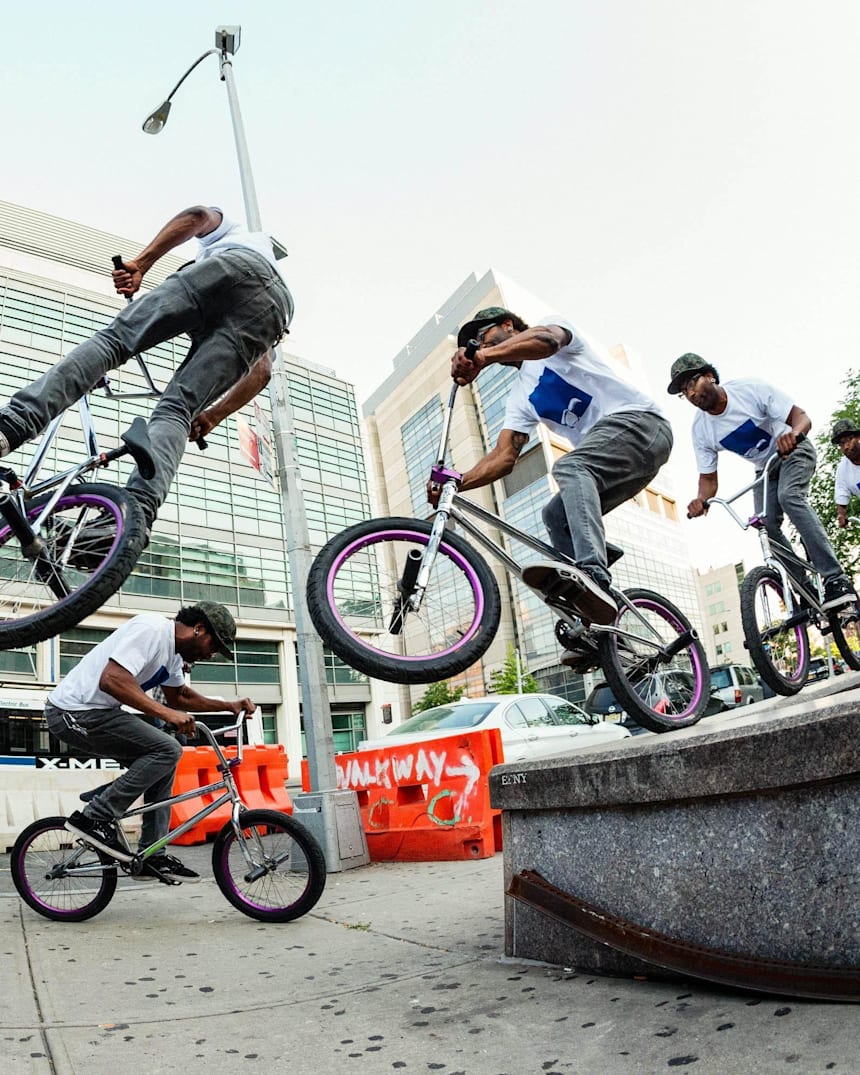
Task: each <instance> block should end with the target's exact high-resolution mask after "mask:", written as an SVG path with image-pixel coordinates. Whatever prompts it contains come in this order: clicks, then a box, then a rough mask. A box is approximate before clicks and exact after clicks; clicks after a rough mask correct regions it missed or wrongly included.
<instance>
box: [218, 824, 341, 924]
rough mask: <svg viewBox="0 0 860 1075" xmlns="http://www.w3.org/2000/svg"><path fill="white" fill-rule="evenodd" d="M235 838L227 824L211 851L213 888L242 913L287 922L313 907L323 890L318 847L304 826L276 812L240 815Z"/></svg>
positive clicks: (322, 874) (322, 867)
mask: <svg viewBox="0 0 860 1075" xmlns="http://www.w3.org/2000/svg"><path fill="white" fill-rule="evenodd" d="M239 821H240V826H241V830H240V834H237V833H236V830H235V829H234V828H233V824H232V822H228V823H227V824H226V825H225V826H224V828H223V829H222V830H221V831H220V832H219V833H218V837H217V839H216V840H215V843H214V844H213V846H212V873H213V874H214V875H215V880H216V881H217V883H218V887H219V888H220V889H221V891H222V892H223V893H224V895H225V896H226V897H227V899H228V900H229V901H230V903H232V904H233V906H234V907H236V908H238V910H240V911H241V912H242V913H243V914H246V915H248V916H249V917H251V918H256V919H258V920H259V921H260V922H290V921H292V919H294V918H299V917H300V916H301V915H303V914H307V912H308V911H309V910H310V909H311V908H312V907H313V906H314V904H315V903H316V902H317V900H318V899H319V898H320V896H321V895H322V892H323V889H324V888H325V879H326V869H325V856H324V855H323V852H322V848H321V847H320V845H319V844H318V843H317V842H316V840H315V839H314V837H313V836H312V835H311V834H310V833H309V832H308V830H307V829H306V828H305V827H304V825H300V824H299V822H298V821H294V820H293V819H292V818H291V817H290V816H289V814H281V813H279V812H278V811H277V810H245V811H243V812H242V814H241V815H240V818H239Z"/></svg>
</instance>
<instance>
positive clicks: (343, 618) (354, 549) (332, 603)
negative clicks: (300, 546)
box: [307, 518, 501, 683]
mask: <svg viewBox="0 0 860 1075" xmlns="http://www.w3.org/2000/svg"><path fill="white" fill-rule="evenodd" d="M431 530H432V527H431V525H430V523H427V522H423V521H422V520H418V519H405V518H403V519H401V518H391V519H370V520H368V521H367V522H364V523H358V524H357V525H356V526H351V527H350V528H349V529H348V530H344V531H343V533H341V534H338V535H337V536H336V537H334V538H332V539H331V541H329V543H328V544H327V545H326V546H325V547H324V548H323V549H322V550H321V551H320V553H319V555H318V556H317V558H316V559H315V560H314V563H313V566H312V567H311V570H310V575H309V577H308V591H307V596H308V609H309V611H310V614H311V618H312V619H313V621H314V626H315V627H316V629H317V631H318V632H319V634H320V635H321V637H322V638H323V640H324V641H325V642H326V643H327V644H328V645H329V646H330V647H331V649H333V650H334V652H335V653H336V654H337V655H338V657H340V658H342V660H344V661H346V662H347V664H349V665H351V666H352V667H353V668H357V669H358V670H359V671H360V672H365V673H366V674H367V675H369V676H373V677H374V678H375V679H384V680H387V681H388V682H390V683H436V682H438V681H439V680H442V679H448V678H449V677H450V676H455V675H457V674H458V673H460V672H463V671H465V670H466V669H467V668H469V667H470V666H471V665H473V664H474V663H475V662H476V661H477V660H479V659H480V658H481V657H482V656H483V655H484V653H485V652H486V651H487V648H488V647H489V645H490V643H491V642H492V641H493V638H494V637H495V634H496V630H497V629H498V626H499V618H500V616H501V600H500V598H499V587H498V585H497V584H496V580H495V578H494V577H493V573H492V572H491V571H490V569H489V567H488V566H487V563H486V561H485V560H484V559H483V557H482V556H480V555H479V554H478V553H477V552H476V551H475V550H474V549H473V548H471V547H470V546H469V545H468V544H467V543H466V542H465V541H463V539H462V538H460V537H458V536H457V535H456V534H452V533H451V532H450V531H448V530H446V531H445V532H444V534H443V535H442V540H441V542H440V544H439V549H438V552H437V553H436V558H435V561H434V564H433V570H432V574H431V575H430V579H429V582H428V585H427V588H426V590H425V591H424V593H423V595H422V598H421V606H420V608H419V609H418V610H417V611H413V610H412V609H411V608H407V607H406V606H405V605H404V602H403V597H402V590H401V582H402V580H403V578H404V575H407V577H408V574H407V573H409V572H410V571H412V572H414V574H413V575H412V579H413V585H414V575H415V574H417V571H418V568H419V566H420V562H421V557H422V555H423V554H424V551H425V550H426V548H427V545H428V542H429V540H430V533H431Z"/></svg>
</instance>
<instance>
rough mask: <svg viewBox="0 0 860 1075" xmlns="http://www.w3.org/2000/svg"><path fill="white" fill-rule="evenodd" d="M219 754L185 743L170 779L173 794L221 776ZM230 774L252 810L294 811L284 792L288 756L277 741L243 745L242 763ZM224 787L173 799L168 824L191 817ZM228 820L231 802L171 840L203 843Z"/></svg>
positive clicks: (231, 753) (229, 752)
mask: <svg viewBox="0 0 860 1075" xmlns="http://www.w3.org/2000/svg"><path fill="white" fill-rule="evenodd" d="M224 753H225V754H226V756H227V757H228V758H235V757H236V750H235V748H233V749H228V750H225V751H224ZM217 765H218V758H217V756H216V754H215V751H214V750H213V749H212V747H184V748H183V751H182V758H181V759H180V761H179V768H178V769H177V770H176V779H175V780H174V782H173V794H174V795H182V794H183V793H184V792H186V791H193V790H194V789H195V788H199V787H205V786H206V785H207V784H214V783H215V782H216V781H217V780H220V778H221V774H220V773H219V772H218V769H217ZM233 776H234V777H235V779H236V784H237V785H238V787H239V791H240V792H241V793H242V798H243V799H244V800H245V802H246V803H247V805H248V807H249V808H250V809H252V810H255V809H261V808H266V809H269V810H281V811H282V812H284V813H287V814H291V813H292V812H293V803H292V800H291V799H290V796H289V794H288V793H287V788H286V783H287V756H286V754H285V753H284V748H283V746H281V745H280V744H275V745H273V746H262V747H245V750H244V753H243V755H242V764H241V765H239V766H238V767H237V768H235V769H234V770H233ZM220 795H223V790H221V789H219V790H218V791H217V792H215V793H212V792H210V793H209V794H208V795H200V796H197V797H196V798H194V799H186V801H185V802H182V803H176V805H175V806H174V807H173V809H172V810H171V812H170V827H171V828H175V827H176V826H177V825H181V824H183V822H185V821H187V820H188V819H189V818H191V817H193V816H194V815H195V814H196V813H197V812H198V811H199V810H202V809H203V807H204V806H208V804H209V803H212V802H214V801H215V800H216V799H217V798H218V797H219V796H220ZM229 820H230V803H229V802H228V803H225V804H224V806H219V808H218V809H217V810H213V811H212V813H211V814H210V815H209V816H208V817H205V818H203V820H202V821H200V822H198V824H196V825H195V826H194V828H193V829H189V830H188V832H186V833H185V834H184V835H183V836H180V837H179V839H178V840H175V841H174V843H177V844H203V843H205V842H206V841H207V840H209V839H214V837H215V836H216V834H217V833H218V832H220V831H221V829H222V828H223V826H224V824H225V823H226V822H227V821H229Z"/></svg>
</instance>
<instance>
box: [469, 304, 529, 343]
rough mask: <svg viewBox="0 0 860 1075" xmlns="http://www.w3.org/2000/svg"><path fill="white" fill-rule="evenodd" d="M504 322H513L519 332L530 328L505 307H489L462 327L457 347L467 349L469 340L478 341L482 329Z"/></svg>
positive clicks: (479, 311)
mask: <svg viewBox="0 0 860 1075" xmlns="http://www.w3.org/2000/svg"><path fill="white" fill-rule="evenodd" d="M503 321H513V323H514V328H515V329H516V330H517V332H522V331H523V330H524V329H525V328H527V327H528V326H527V325H526V323H525V321H523V319H522V318H521V317H517V315H516V314H512V313H511V311H510V310H506V309H505V308H504V307H503V306H487V307H486V308H485V309H483V310H478V312H477V313H476V314H475V316H474V317H473V318H472V320H471V321H467V322H466V324H465V325H463V326H462V328H461V329H460V331H459V332H458V333H457V346H458V347H465V346H466V344H467V343H468V342H469V340H474V339H477V336H478V333H479V332H480V331H481V329H482V328H486V327H487V325H501V323H502V322H503Z"/></svg>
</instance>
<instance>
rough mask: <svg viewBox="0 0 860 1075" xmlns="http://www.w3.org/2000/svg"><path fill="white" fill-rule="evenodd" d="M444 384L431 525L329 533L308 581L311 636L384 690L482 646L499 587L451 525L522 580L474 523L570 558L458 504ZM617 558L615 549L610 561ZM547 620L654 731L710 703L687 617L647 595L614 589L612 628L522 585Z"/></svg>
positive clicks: (477, 654)
mask: <svg viewBox="0 0 860 1075" xmlns="http://www.w3.org/2000/svg"><path fill="white" fill-rule="evenodd" d="M456 393H457V386H456V384H455V385H454V386H453V387H452V389H451V393H450V396H449V399H448V405H447V409H446V411H445V414H444V418H443V424H442V433H441V437H440V443H439V451H438V456H437V462H436V465H435V466H434V467H433V468H432V471H431V479H432V480H433V481H434V482H437V483H438V484H439V485H440V486H441V494H440V496H439V504H438V509H437V510H436V513H435V516H434V518H433V520H432V522H429V521H425V520H422V519H410V518H400V517H397V518H382V519H370V520H367V521H365V522H361V523H357V524H356V525H354V526H351V527H349V528H348V529H346V530H344V531H343V532H342V533H340V534H338V535H336V536H335V537H333V538H332V539H331V540H330V541H329V542H328V543H327V544H326V545H325V546H324V547H323V548H322V549H321V551H320V552H319V554H318V555H317V557H316V558H315V560H314V563H313V565H312V567H311V570H310V573H309V576H308V584H307V601H308V610H309V612H310V615H311V619H312V620H313V623H314V626H315V627H316V630H317V632H318V633H319V634H320V636H321V637H322V638H323V640H324V641H325V642H326V644H327V645H328V646H329V647H330V648H331V649H332V650H333V651H334V652H335V653H336V654H337V655H338V656H339V657H340V658H342V659H343V660H344V661H346V662H347V663H348V664H350V665H351V666H352V667H354V668H356V669H358V670H359V671H362V672H365V673H366V674H367V675H369V676H373V677H375V678H377V679H383V680H387V681H389V682H393V683H406V684H414V683H432V682H436V681H438V680H443V679H447V678H449V677H450V676H454V675H457V674H459V673H460V672H463V671H465V669H467V668H468V667H469V666H470V665H473V664H474V663H475V662H476V661H478V660H479V659H480V658H481V657H482V656H483V654H484V653H485V652H486V651H487V649H488V648H489V646H490V644H491V642H492V641H493V638H494V637H495V634H496V631H497V629H498V626H499V620H500V616H501V599H500V596H499V587H498V584H497V582H496V579H495V577H494V575H493V572H492V571H491V570H490V567H489V565H488V564H487V561H486V560H485V559H484V557H483V556H482V555H481V554H480V553H479V552H478V551H477V549H476V548H475V547H474V545H473V544H470V543H469V542H468V541H466V540H464V538H463V537H461V536H460V535H459V534H456V533H454V532H453V531H452V524H454V523H456V524H457V526H458V527H459V528H460V529H461V530H463V531H464V532H465V534H466V535H468V537H469V538H471V539H472V540H473V541H474V543H475V544H477V545H480V546H481V547H482V548H483V549H485V550H486V551H487V552H488V553H489V554H490V555H491V556H492V557H493V558H494V559H495V560H497V561H498V562H499V563H500V564H501V565H502V567H503V568H504V569H505V570H506V571H508V572H509V573H510V574H511V575H513V576H514V577H515V578H517V579H519V580H520V582H521V583H522V585H524V586H525V585H527V584H526V583H525V582H523V567H524V566H526V565H522V564H520V563H519V561H518V560H516V559H514V557H513V556H512V555H511V554H510V553H509V552H508V551H506V549H504V548H502V546H501V545H499V544H497V543H496V542H495V541H493V540H492V538H490V537H489V536H487V535H486V534H485V533H484V532H483V530H482V529H481V528H480V527H479V526H478V525H477V524H476V523H475V522H473V519H475V520H478V521H479V522H481V523H483V524H485V525H486V526H490V527H493V528H495V529H496V530H497V531H500V532H502V533H503V534H505V535H507V536H508V537H509V538H511V539H513V540H514V541H516V542H519V543H520V544H522V545H524V546H525V547H526V549H530V550H533V551H534V552H537V553H539V554H540V556H541V557H542V558H546V559H554V560H556V561H557V562H558V564H559V567H560V568H564V567H566V566H568V567H569V566H571V565H573V564H574V561H573V560H572V559H571V558H569V557H566V556H564V555H562V554H561V553H559V552H557V551H556V550H555V549H553V548H552V547H551V546H549V545H548V544H546V543H545V542H543V541H541V540H539V539H538V538H536V537H533V536H532V535H531V534H527V533H525V532H524V531H522V530H519V529H517V528H516V527H515V526H512V525H511V524H510V523H508V522H507V521H506V520H504V519H501V518H499V517H498V516H497V515H494V514H493V513H492V512H490V511H488V510H486V509H485V508H483V507H481V506H480V505H478V504H476V503H474V502H472V501H470V500H468V499H467V498H466V497H464V496H462V495H461V494H460V493H459V492H458V491H457V490H458V483H459V478H460V475H459V474H458V473H457V472H456V471H453V470H451V469H449V468H447V467H446V465H445V458H446V455H447V451H448V441H449V433H450V426H451V414H452V410H453V406H454V400H455V397H456ZM620 555H622V551H621V550H620V549H618V548H617V547H615V548H614V554H613V555H612V556H611V557H610V562H613V560H614V559H617V557H618V556H620ZM530 588H531V589H532V590H533V592H535V593H537V594H538V595H539V596H540V598H541V600H543V601H544V602H545V603H546V605H547V606H548V607H549V608H551V609H552V610H553V612H554V613H555V614H556V615H557V616H558V623H557V626H556V636H557V638H558V640H559V642H560V643H561V644H562V645H563V646H564V647H565V648H566V649H568V650H572V651H574V652H575V653H576V654H577V655H578V657H577V667H576V671H581V672H585V671H590V670H595V669H597V668H601V669H602V670H603V673H604V675H605V677H606V680H607V682H608V684H609V686H610V687H611V688H612V690H613V692H614V693H615V696H616V698H617V699H618V701H619V703H620V704H621V705H622V706H623V708H624V709H625V710H626V711H627V712H628V713H629V714H630V715H631V716H632V717H633V718H634V719H635V720H636V721H637V722H639V723H640V724H642V725H643V726H644V727H646V728H649V729H651V730H652V731H656V732H665V731H669V730H671V729H673V728H682V727H686V726H687V725H690V724H694V723H695V722H696V721H697V720H698V719H699V718H700V717H701V715H702V714H703V712H704V710H705V706H706V705H707V702H708V697H709V685H710V672H709V669H708V662H707V659H706V656H705V652H704V649H703V647H702V644H701V642H700V640H699V638H698V637H697V635H696V632H695V630H694V629H693V628H692V627H691V625H690V623H689V621H688V620H687V618H686V616H685V615H684V614H683V613H682V612H681V611H680V610H679V609H678V608H676V607H675V606H674V605H673V604H672V603H671V602H669V601H667V600H666V599H665V598H664V597H662V596H660V594H657V593H654V592H653V591H651V590H647V589H630V590H627V591H624V592H622V591H619V590H613V591H612V595H613V597H614V599H615V601H616V602H617V605H618V614H617V616H616V618H615V621H614V623H612V624H610V625H608V626H599V625H596V624H591V623H589V622H588V621H586V620H585V619H583V618H582V616H581V615H580V614H579V612H578V611H577V610H576V608H575V607H573V604H572V603H571V601H570V599H569V598H568V597H566V596H565V595H564V593H556V594H555V595H553V593H552V592H551V591H550V592H547V591H545V590H539V589H537V588H535V587H530Z"/></svg>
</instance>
